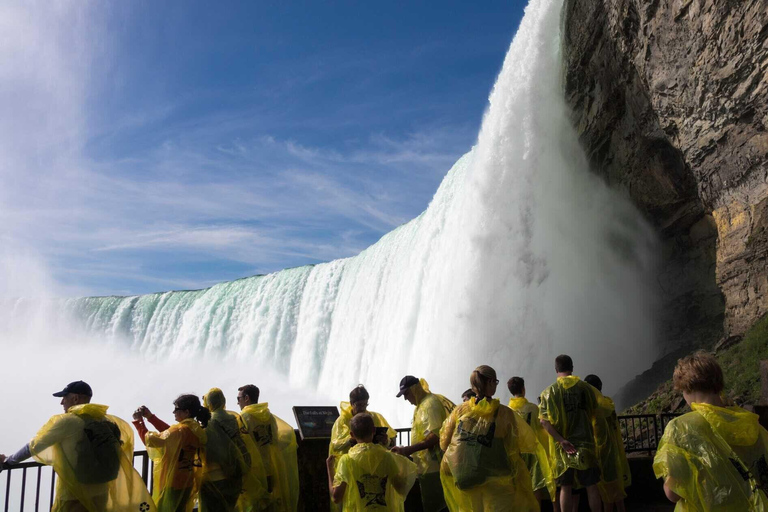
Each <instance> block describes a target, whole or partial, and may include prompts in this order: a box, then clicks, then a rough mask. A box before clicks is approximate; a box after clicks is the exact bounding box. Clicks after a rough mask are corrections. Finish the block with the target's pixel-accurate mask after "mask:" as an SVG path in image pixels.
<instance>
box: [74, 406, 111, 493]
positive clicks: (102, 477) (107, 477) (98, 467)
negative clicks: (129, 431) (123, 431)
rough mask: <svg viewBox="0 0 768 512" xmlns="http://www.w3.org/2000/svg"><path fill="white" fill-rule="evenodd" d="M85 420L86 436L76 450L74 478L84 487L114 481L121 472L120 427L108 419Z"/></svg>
mask: <svg viewBox="0 0 768 512" xmlns="http://www.w3.org/2000/svg"><path fill="white" fill-rule="evenodd" d="M84 420H85V426H84V427H83V436H82V438H80V440H79V441H78V442H77V446H76V448H75V450H76V451H77V463H76V464H75V467H74V471H75V478H76V479H77V481H78V482H80V483H81V484H105V483H107V482H111V481H112V480H115V479H116V478H117V475H118V473H119V472H120V450H121V448H120V446H121V445H122V444H123V443H122V441H120V428H119V427H118V426H117V425H115V424H114V423H113V422H111V421H109V420H108V419H101V420H96V419H90V418H84Z"/></svg>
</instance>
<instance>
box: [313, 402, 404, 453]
mask: <svg viewBox="0 0 768 512" xmlns="http://www.w3.org/2000/svg"><path fill="white" fill-rule="evenodd" d="M339 410H340V411H341V414H340V415H339V417H338V418H336V421H335V422H334V423H333V428H332V429H331V444H329V445H328V455H335V456H337V457H338V456H340V455H344V454H345V453H347V452H348V451H349V449H350V448H351V447H352V437H351V435H350V430H349V422H350V421H352V405H350V403H349V402H341V404H339ZM366 412H367V413H368V414H370V415H371V416H372V417H373V425H374V426H376V427H378V428H383V427H386V428H387V438H389V439H394V438H395V437H396V436H397V432H395V430H394V429H393V428H392V427H390V426H389V423H388V422H387V420H386V419H384V416H382V415H381V414H379V413H377V412H373V411H366Z"/></svg>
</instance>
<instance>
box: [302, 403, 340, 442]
mask: <svg viewBox="0 0 768 512" xmlns="http://www.w3.org/2000/svg"><path fill="white" fill-rule="evenodd" d="M293 415H294V416H295V417H296V424H297V425H298V426H299V434H300V435H301V438H302V439H330V438H331V429H332V428H333V424H334V423H335V422H336V418H338V417H339V410H338V409H337V408H336V406H334V405H328V406H326V405H311V406H294V408H293Z"/></svg>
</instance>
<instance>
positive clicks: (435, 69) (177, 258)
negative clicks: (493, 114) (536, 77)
mask: <svg viewBox="0 0 768 512" xmlns="http://www.w3.org/2000/svg"><path fill="white" fill-rule="evenodd" d="M52 5H53V6H54V7H51V6H52ZM212 5H213V4H210V3H207V2H189V1H183V2H182V1H170V2H149V1H136V2H119V3H118V2H113V3H112V4H106V3H98V2H80V1H74V0H73V1H71V2H66V1H62V2H57V3H55V4H51V3H50V2H45V1H37V2H36V1H31V2H10V3H6V4H5V5H3V6H0V31H2V32H3V33H5V37H3V38H0V109H2V110H3V111H4V112H5V114H4V115H3V116H0V241H2V242H3V246H4V249H3V252H0V256H2V257H3V258H4V261H5V262H6V267H8V266H9V265H8V263H7V262H8V261H16V262H17V263H18V261H19V260H20V259H21V260H26V259H34V260H36V261H40V262H42V264H44V265H45V267H46V268H47V269H48V272H49V273H50V275H51V276H52V280H53V281H54V282H56V283H57V284H58V285H59V289H61V290H64V293H68V294H99V295H104V294H121V295H124V294H138V293H148V292H154V291H160V290H167V289H180V288H198V287H205V286H210V285H211V284H214V283H216V282H219V281H224V280H230V279H235V278H238V277H243V276H247V275H253V274H258V273H268V272H272V271H276V270H279V269H281V268H285V267H293V266H298V265H304V264H309V263H318V262H322V261H327V260H331V259H334V258H339V257H346V256H351V255H354V254H356V253H358V252H359V251H360V250H362V249H364V248H365V247H367V246H369V245H370V244H372V243H373V242H375V241H376V240H377V239H378V238H380V237H381V236H382V235H383V234H385V233H386V232H388V231H390V230H391V229H392V228H394V227H396V226H397V225H399V224H401V223H403V222H407V221H408V220H410V219H412V218H413V217H415V216H416V215H418V214H419V213H420V212H421V211H423V210H424V209H425V208H426V206H427V205H428V203H429V201H430V199H431V198H432V195H433V194H434V192H435V191H436V189H437V187H438V185H439V183H440V181H441V180H442V177H443V176H444V175H445V173H446V172H447V171H448V169H449V168H450V167H451V165H452V164H453V162H454V161H455V160H456V159H457V158H458V157H459V156H460V155H461V154H463V153H465V152H466V151H467V150H468V149H469V148H470V147H471V146H472V144H474V142H475V138H476V136H477V132H478V129H479V126H480V121H481V119H482V115H483V113H484V110H485V108H486V105H487V98H488V94H489V92H490V89H491V87H492V86H493V83H494V80H495V78H496V74H497V73H498V71H499V70H500V68H501V65H502V61H503V58H504V55H505V54H506V51H507V48H508V46H509V44H510V42H511V40H512V37H513V35H514V32H515V30H516V29H517V26H518V24H519V21H520V19H521V17H522V14H523V9H524V5H525V4H524V2H522V1H517V0H513V1H506V2H502V1H498V2H496V1H488V2H482V4H477V3H470V2H459V1H456V2H449V1H443V2H429V3H427V2H378V3H373V2H266V1H265V2H253V1H248V2H228V3H223V4H217V5H216V8H215V9H214V8H212ZM479 5H482V7H481V8H480V7H478V6H479ZM17 268H18V265H17ZM8 273H9V271H8V269H7V268H6V274H8ZM16 273H17V274H18V271H17V272H16ZM17 278H18V276H17Z"/></svg>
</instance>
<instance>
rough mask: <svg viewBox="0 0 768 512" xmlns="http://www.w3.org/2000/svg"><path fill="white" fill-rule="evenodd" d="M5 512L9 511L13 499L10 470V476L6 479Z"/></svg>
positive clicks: (9, 473)
mask: <svg viewBox="0 0 768 512" xmlns="http://www.w3.org/2000/svg"><path fill="white" fill-rule="evenodd" d="M5 485H6V487H5V512H8V505H9V504H10V501H11V472H10V471H8V477H7V478H6V479H5Z"/></svg>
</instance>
